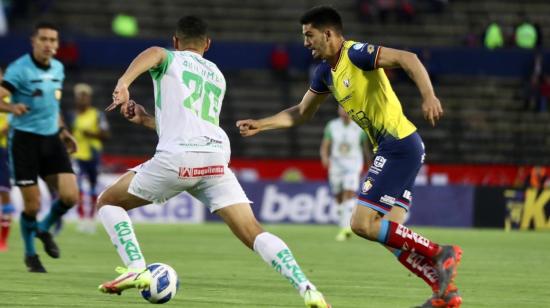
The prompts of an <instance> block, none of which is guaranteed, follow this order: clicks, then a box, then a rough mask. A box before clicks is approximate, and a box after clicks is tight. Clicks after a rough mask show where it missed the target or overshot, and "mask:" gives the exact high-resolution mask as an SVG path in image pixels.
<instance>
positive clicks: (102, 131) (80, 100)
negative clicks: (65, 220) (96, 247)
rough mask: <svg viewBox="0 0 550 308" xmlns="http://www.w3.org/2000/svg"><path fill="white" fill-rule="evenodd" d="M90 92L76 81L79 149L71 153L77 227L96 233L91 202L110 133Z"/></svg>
mask: <svg viewBox="0 0 550 308" xmlns="http://www.w3.org/2000/svg"><path fill="white" fill-rule="evenodd" d="M92 95H93V90H92V87H91V86H90V85H88V84H86V83H79V84H77V85H75V86H74V97H75V107H76V110H75V115H74V121H73V125H72V129H73V136H74V137H75V139H76V143H77V145H78V150H77V151H76V152H75V153H73V155H72V156H73V158H74V159H75V160H76V163H77V165H78V186H79V187H80V198H79V202H78V207H77V212H78V216H79V218H80V220H81V222H80V224H79V226H78V230H79V231H82V232H85V233H94V232H95V222H94V216H95V211H94V205H95V204H96V201H97V192H96V186H97V176H98V173H99V164H100V160H101V150H102V148H103V141H105V139H107V138H109V135H110V133H109V124H108V122H107V118H106V117H105V114H104V113H103V112H101V111H99V110H98V109H97V108H95V107H93V106H92ZM84 178H86V180H87V181H88V184H89V185H88V190H87V191H85V190H84V187H83V183H84ZM86 205H87V206H86Z"/></svg>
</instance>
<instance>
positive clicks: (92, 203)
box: [88, 195, 97, 218]
mask: <svg viewBox="0 0 550 308" xmlns="http://www.w3.org/2000/svg"><path fill="white" fill-rule="evenodd" d="M90 199H91V200H90V212H88V217H90V218H94V216H95V204H96V203H97V196H96V195H92V196H91V198H90Z"/></svg>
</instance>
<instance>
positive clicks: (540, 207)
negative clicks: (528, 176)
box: [520, 189, 550, 230]
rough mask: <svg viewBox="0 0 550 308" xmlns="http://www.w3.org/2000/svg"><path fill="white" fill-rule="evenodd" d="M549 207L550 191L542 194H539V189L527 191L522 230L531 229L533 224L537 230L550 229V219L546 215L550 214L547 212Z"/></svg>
mask: <svg viewBox="0 0 550 308" xmlns="http://www.w3.org/2000/svg"><path fill="white" fill-rule="evenodd" d="M548 207H550V189H545V190H543V191H542V192H541V193H540V194H537V189H527V190H526V191H525V203H524V205H523V215H522V216H521V224H520V229H529V225H530V224H531V222H533V227H534V228H535V229H538V230H541V229H550V217H548V216H549V215H547V214H546V213H548V212H550V210H546V208H548Z"/></svg>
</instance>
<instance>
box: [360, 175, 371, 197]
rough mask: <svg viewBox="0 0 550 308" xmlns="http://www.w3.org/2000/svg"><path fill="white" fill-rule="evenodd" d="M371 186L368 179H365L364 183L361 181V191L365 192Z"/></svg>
mask: <svg viewBox="0 0 550 308" xmlns="http://www.w3.org/2000/svg"><path fill="white" fill-rule="evenodd" d="M371 188H372V183H371V181H370V179H368V180H366V181H365V183H363V189H361V191H362V192H363V193H364V194H366V193H367V192H368V191H369V190H370V189H371Z"/></svg>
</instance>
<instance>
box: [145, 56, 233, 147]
mask: <svg viewBox="0 0 550 308" xmlns="http://www.w3.org/2000/svg"><path fill="white" fill-rule="evenodd" d="M166 54H167V57H166V60H165V61H164V62H163V63H161V64H160V65H159V66H157V67H154V68H152V69H151V70H150V71H149V72H150V74H151V77H152V78H153V83H154V89H155V121H156V126H157V134H158V136H159V142H158V145H157V151H164V152H182V151H191V152H226V153H229V152H230V145H229V138H228V137H227V134H226V133H225V132H224V131H223V129H221V128H220V127H219V117H220V111H221V109H222V101H223V97H224V95H225V78H224V77H223V74H222V73H221V71H220V70H219V69H218V67H217V66H216V64H214V63H212V62H210V61H208V60H206V59H204V58H203V57H202V56H201V55H199V54H197V53H194V52H190V51H169V50H166Z"/></svg>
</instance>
